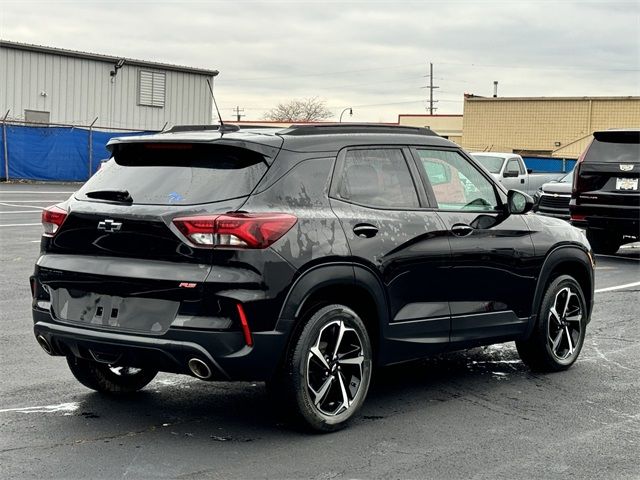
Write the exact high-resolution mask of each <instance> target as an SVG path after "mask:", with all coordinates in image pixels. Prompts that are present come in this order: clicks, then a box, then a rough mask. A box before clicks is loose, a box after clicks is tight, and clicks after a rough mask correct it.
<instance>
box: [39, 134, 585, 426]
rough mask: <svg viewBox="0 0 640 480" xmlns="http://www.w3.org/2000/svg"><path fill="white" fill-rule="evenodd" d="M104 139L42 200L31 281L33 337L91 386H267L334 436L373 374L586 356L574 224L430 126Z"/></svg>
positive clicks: (580, 243) (564, 362) (301, 417)
mask: <svg viewBox="0 0 640 480" xmlns="http://www.w3.org/2000/svg"><path fill="white" fill-rule="evenodd" d="M234 130H235V131H234ZM109 148H110V150H111V151H112V154H113V159H112V160H110V161H109V162H108V163H107V165H106V166H105V167H104V168H102V169H101V170H100V171H99V172H98V173H97V174H96V175H95V176H94V177H92V178H91V179H90V180H89V181H88V182H87V183H86V184H85V185H84V186H83V187H82V188H81V189H80V190H79V191H78V192H76V193H75V194H74V195H73V196H72V197H71V198H69V199H68V200H67V201H66V202H64V203H62V204H59V205H56V206H53V207H50V208H48V209H47V210H45V211H44V213H43V224H44V229H45V233H44V236H43V239H42V254H41V256H40V258H39V259H38V261H37V264H36V267H35V273H34V275H33V277H32V279H31V283H32V291H33V318H34V323H35V326H34V330H35V335H36V337H37V339H38V342H39V343H40V345H41V346H42V347H43V348H44V350H45V351H47V353H49V354H51V355H64V356H66V357H67V361H68V364H69V367H70V369H71V371H72V373H73V374H74V375H75V377H76V378H77V379H78V380H79V381H80V382H81V383H82V384H84V385H86V386H87V387H89V388H92V389H94V390H98V391H101V392H108V393H114V392H133V391H136V390H139V389H141V388H142V387H144V386H145V385H146V384H147V383H149V382H150V381H151V380H152V379H153V377H154V376H155V375H156V373H157V372H158V371H164V372H174V373H183V374H191V375H193V376H195V377H198V378H201V379H203V380H265V381H267V386H268V390H269V392H270V393H271V394H272V395H273V396H274V397H275V398H276V399H277V403H276V404H278V405H281V406H284V407H285V408H284V410H285V411H286V412H288V414H290V415H291V416H292V417H293V418H294V419H297V420H298V421H301V423H302V424H303V425H307V426H310V427H312V428H314V429H316V430H322V431H329V430H335V429H337V428H339V427H340V426H342V425H344V423H345V422H346V421H347V420H348V419H349V418H350V417H352V415H353V414H354V413H355V412H356V411H357V410H358V409H359V408H360V406H361V405H362V403H363V401H364V399H365V396H366V394H367V390H368V388H369V382H370V379H371V374H372V370H373V369H374V368H377V367H379V366H384V365H390V364H395V363H399V362H406V361H410V360H414V359H418V358H421V357H425V356H428V355H430V354H433V353H438V352H443V351H450V350H458V349H464V348H469V347H475V346H478V345H486V344H491V343H499V342H506V341H512V340H515V341H516V344H517V348H518V351H519V352H520V355H521V357H522V359H523V360H524V361H525V362H526V363H527V364H528V365H529V366H531V367H532V368H534V369H538V370H547V371H555V370H562V369H566V368H568V367H569V366H571V365H572V364H573V363H574V362H575V360H576V358H577V357H578V355H579V353H580V350H581V348H582V345H583V340H584V335H585V328H586V325H587V323H588V321H589V316H590V313H591V310H592V302H593V259H592V257H591V252H590V249H589V245H588V243H587V242H586V240H585V238H584V235H583V234H582V232H580V231H579V230H578V229H576V228H574V227H572V226H571V225H569V224H568V223H566V222H564V221H560V220H557V219H554V218H546V217H541V216H537V215H527V214H526V213H527V212H528V211H529V210H530V209H531V207H532V200H531V198H530V197H528V196H527V195H525V194H523V193H521V192H517V191H509V192H507V191H505V190H504V189H503V187H501V185H500V184H499V183H497V182H496V181H495V180H494V179H493V178H492V177H491V174H489V173H488V172H487V171H486V170H485V169H484V168H483V167H481V166H480V165H479V164H478V163H477V162H476V161H474V160H473V159H472V158H471V157H470V156H469V155H468V154H467V153H465V152H464V151H463V150H462V149H460V147H458V146H457V145H455V144H454V143H451V142H450V141H448V140H445V139H443V138H440V137H438V136H437V135H435V134H433V133H432V132H430V131H429V130H425V129H416V128H406V127H388V126H379V125H378V126H376V125H348V126H345V125H342V126H340V125H323V126H293V127H291V128H287V129H280V130H260V129H254V130H247V131H245V130H238V129H237V128H236V129H234V128H232V127H231V126H230V125H229V126H225V127H224V128H222V129H219V130H201V131H191V132H190V131H184V130H183V129H173V130H171V131H169V132H167V133H161V134H157V135H151V136H139V137H127V138H120V139H113V140H111V141H110V142H109Z"/></svg>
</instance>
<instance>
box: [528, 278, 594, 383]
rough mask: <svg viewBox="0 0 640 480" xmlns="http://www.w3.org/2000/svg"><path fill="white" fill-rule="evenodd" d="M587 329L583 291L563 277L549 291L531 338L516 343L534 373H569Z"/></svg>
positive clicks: (554, 281)
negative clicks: (563, 371)
mask: <svg viewBox="0 0 640 480" xmlns="http://www.w3.org/2000/svg"><path fill="white" fill-rule="evenodd" d="M565 300H568V304H566V303H565ZM558 310H560V311H559V312H558ZM562 310H564V311H562ZM555 312H557V315H556V313H555ZM586 326H587V304H586V301H585V299H584V294H583V293H582V288H581V287H580V284H579V283H578V282H577V281H576V280H575V279H574V278H573V277H571V276H569V275H561V276H559V277H557V278H555V279H554V280H553V281H552V282H551V283H550V284H549V285H548V286H547V288H546V290H545V293H544V296H543V297H542V303H541V304H540V310H539V312H538V320H537V322H536V325H535V327H534V330H533V332H532V333H531V336H530V337H529V339H528V340H524V341H516V348H517V349H518V353H519V354H520V358H521V359H522V361H523V362H524V363H525V364H526V365H527V366H528V367H529V368H531V370H534V371H540V372H557V371H560V370H566V369H567V368H569V367H570V366H571V365H573V364H574V363H575V361H576V360H577V359H578V356H579V355H580V351H581V350H582V345H583V344H584V335H585V330H586Z"/></svg>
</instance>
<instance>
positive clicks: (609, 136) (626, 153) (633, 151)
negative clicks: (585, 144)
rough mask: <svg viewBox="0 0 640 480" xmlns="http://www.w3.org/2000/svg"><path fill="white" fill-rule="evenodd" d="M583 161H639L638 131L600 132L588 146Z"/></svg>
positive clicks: (639, 135) (639, 142)
mask: <svg viewBox="0 0 640 480" xmlns="http://www.w3.org/2000/svg"><path fill="white" fill-rule="evenodd" d="M584 161H585V162H612V163H638V162H640V132H600V133H596V138H595V139H594V140H593V143H592V144H591V146H590V147H589V150H588V151H587V154H586V156H585V157H584Z"/></svg>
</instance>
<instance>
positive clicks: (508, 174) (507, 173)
mask: <svg viewBox="0 0 640 480" xmlns="http://www.w3.org/2000/svg"><path fill="white" fill-rule="evenodd" d="M518 175H520V172H519V171H518V170H506V171H505V172H504V173H503V174H502V176H503V177H504V178H514V177H517V176H518Z"/></svg>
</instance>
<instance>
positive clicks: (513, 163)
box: [505, 158, 524, 174]
mask: <svg viewBox="0 0 640 480" xmlns="http://www.w3.org/2000/svg"><path fill="white" fill-rule="evenodd" d="M505 172H518V174H521V173H524V172H523V171H522V168H521V167H520V162H519V161H518V159H517V158H510V159H509V162H507V168H506V169H505Z"/></svg>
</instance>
